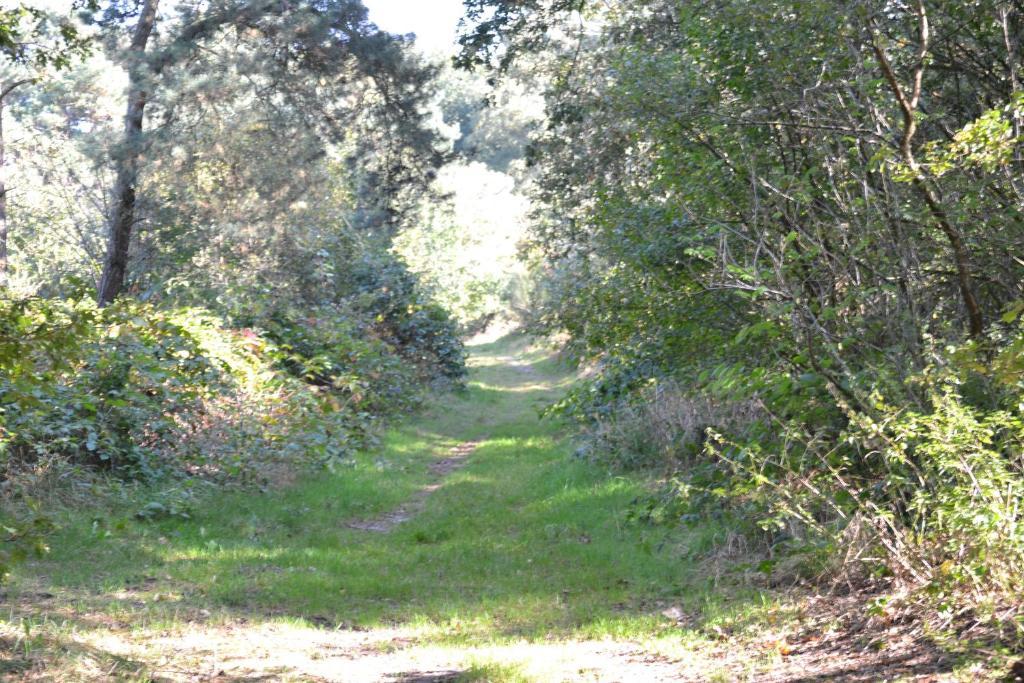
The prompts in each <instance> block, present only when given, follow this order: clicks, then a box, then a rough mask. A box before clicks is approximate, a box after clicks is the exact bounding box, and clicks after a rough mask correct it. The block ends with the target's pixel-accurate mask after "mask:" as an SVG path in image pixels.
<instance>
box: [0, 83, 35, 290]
mask: <svg viewBox="0 0 1024 683" xmlns="http://www.w3.org/2000/svg"><path fill="white" fill-rule="evenodd" d="M30 82H31V79H28V78H26V79H24V80H20V81H15V82H14V83H11V84H10V85H7V86H5V87H4V89H3V90H0V287H6V286H7V280H8V274H7V169H6V168H5V167H6V165H7V153H6V152H7V150H6V146H5V141H4V100H6V99H7V96H8V95H10V94H11V93H12V92H14V89H15V88H17V87H18V86H20V85H24V84H26V83H30Z"/></svg>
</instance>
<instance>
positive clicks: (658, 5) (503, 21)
mask: <svg viewBox="0 0 1024 683" xmlns="http://www.w3.org/2000/svg"><path fill="white" fill-rule="evenodd" d="M467 7H468V8H469V9H470V15H469V16H470V19H471V23H470V25H469V26H468V28H467V31H466V34H465V36H464V38H463V46H464V48H465V50H464V53H463V55H462V57H461V61H462V62H463V63H464V64H466V65H472V64H482V63H487V62H494V61H497V62H499V66H501V67H507V66H508V65H509V63H510V61H511V60H514V59H517V58H519V57H520V56H521V55H522V54H524V53H528V52H530V51H538V50H543V51H544V56H545V57H546V58H547V59H549V60H551V62H553V64H554V67H553V71H554V72H555V73H557V74H559V75H560V76H559V77H558V78H556V79H555V81H554V83H553V84H552V87H551V89H550V91H549V93H548V97H547V102H548V118H549V125H548V127H547V129H546V130H545V131H542V132H540V133H538V134H537V135H536V136H535V138H534V141H533V144H532V146H531V150H530V159H531V162H532V163H533V164H534V167H535V169H536V172H537V174H538V181H537V183H536V185H535V188H534V192H533V198H534V200H535V201H537V203H538V205H539V206H541V207H542V209H541V210H540V211H539V212H538V213H540V214H542V215H541V218H540V220H538V221H537V223H536V225H535V226H534V229H533V231H532V234H531V236H530V239H529V242H530V244H529V247H530V249H531V251H532V252H533V253H535V254H538V255H539V256H540V257H541V258H543V260H544V272H545V273H546V278H545V282H544V283H543V284H542V285H541V287H540V288H539V291H540V292H542V294H543V296H542V297H540V298H539V300H538V302H537V306H536V307H535V311H534V327H535V329H538V330H540V331H543V332H548V333H567V334H568V337H569V341H568V349H569V350H570V352H572V354H573V355H574V356H575V357H576V358H577V359H578V360H580V361H581V362H583V363H585V364H587V365H588V366H589V367H590V368H591V369H592V374H591V376H590V377H589V378H588V379H587V381H586V383H585V384H584V385H583V386H582V387H581V388H580V389H578V390H576V391H575V392H573V394H572V395H570V397H569V398H568V399H567V400H566V401H564V402H563V403H561V404H560V405H558V406H556V408H555V410H556V411H559V412H562V413H565V414H571V415H573V416H575V417H578V418H580V420H581V423H582V425H583V428H584V432H585V436H586V438H585V440H584V445H583V447H582V451H583V453H585V454H586V455H587V456H589V457H591V458H593V459H595V460H598V461H600V462H602V463H607V464H610V465H612V466H620V467H621V466H630V467H636V466H647V467H650V466H659V467H664V468H666V469H668V470H669V471H670V473H671V474H672V475H673V479H674V480H675V482H676V483H675V485H674V486H673V487H672V490H671V492H670V495H669V496H668V498H669V499H671V500H673V501H674V502H669V503H664V504H663V503H662V502H658V503H657V504H655V505H653V506H652V507H651V508H650V510H648V512H649V513H651V514H653V512H652V511H654V510H664V511H665V512H664V514H661V513H659V514H660V516H662V517H664V518H665V519H667V520H678V518H679V517H680V516H686V517H687V518H688V519H692V518H696V519H699V520H705V519H708V518H710V517H712V516H714V515H716V514H718V515H727V516H729V517H730V518H731V519H733V520H736V523H737V525H738V527H739V528H740V529H741V530H743V531H746V532H748V533H749V535H750V536H751V537H752V538H755V539H757V540H758V541H759V542H760V543H761V547H762V549H763V550H764V551H765V552H766V554H767V555H768V556H769V557H768V559H769V560H771V561H772V562H774V560H775V559H776V558H777V557H778V556H779V555H784V554H793V555H799V556H801V558H802V560H805V561H806V564H807V566H809V567H812V568H813V571H814V572H816V573H821V572H822V571H824V570H825V569H826V568H829V570H830V571H842V572H846V573H847V576H848V578H851V579H852V578H860V579H864V580H872V578H874V579H877V578H878V577H879V576H880V575H881V576H884V577H885V578H886V580H888V581H890V582H897V583H902V586H901V588H905V587H910V588H911V589H917V593H915V594H929V595H936V596H937V595H941V596H943V597H942V599H941V600H938V601H935V602H934V603H933V607H938V609H933V610H930V611H929V612H928V613H929V614H931V615H933V616H935V615H949V614H959V615H961V618H963V616H964V615H967V614H972V615H974V616H975V617H976V618H978V619H981V617H980V616H979V615H980V614H981V613H982V612H984V611H985V609H988V608H985V609H983V608H982V606H983V605H986V604H989V605H990V604H991V603H992V602H996V603H1001V604H1007V605H1012V607H1011V608H1009V609H1006V610H1005V611H1004V614H1012V613H1013V611H1014V610H1019V608H1020V595H1021V591H1020V586H1019V577H1020V576H1021V572H1022V568H1021V566H1020V564H1019V557H1020V556H1021V548H1020V534H1019V531H1018V530H1017V526H1018V525H1019V521H1020V520H1019V518H1018V513H1017V511H1016V508H1015V507H1014V504H1013V503H1012V501H1013V499H1014V498H1015V497H1017V496H1019V489H1020V487H1021V485H1022V482H1024V471H1022V469H1021V461H1020V447H1019V442H1020V440H1021V437H1022V427H1021V423H1020V419H1021V417H1020V416H1021V410H1022V407H1021V404H1022V397H1024V385H1022V384H1021V377H1022V374H1021V367H1022V363H1021V358H1022V357H1024V352H1022V349H1024V342H1022V341H1021V339H1022V338H1021V335H1020V333H1019V330H1018V329H1017V326H1016V325H1017V318H1018V316H1019V314H1020V306H1019V304H1017V303H1015V302H1019V301H1020V300H1021V299H1022V298H1024V293H1022V290H1021V286H1022V285H1021V283H1022V282H1024V269H1022V266H1024V262H1022V261H1021V260H1020V258H1019V257H1018V256H1016V255H1015V254H1017V253H1018V252H1020V251H1021V249H1022V245H1024V242H1022V235H1024V232H1022V231H1021V225H1024V221H1022V216H1024V215H1022V212H1021V206H1022V205H1024V204H1022V201H1024V188H1022V186H1021V185H1020V182H1019V178H1020V177H1021V173H1022V170H1024V147H1022V144H1024V138H1022V135H1021V121H1022V116H1021V95H1020V93H1019V92H1018V91H1019V89H1020V85H1019V80H1018V76H1017V74H1018V71H1019V61H1020V58H1019V55H1016V54H1015V48H1012V46H1011V47H1009V48H1008V45H1009V43H1007V40H1008V39H1007V36H1015V35H1018V34H1019V33H1020V32H1021V30H1022V29H1024V14H1022V12H1021V10H1020V8H1019V7H1015V8H1012V9H1011V8H1009V7H1008V6H1006V5H1005V4H1001V3H997V2H992V1H988V0H986V1H983V2H979V3H974V4H972V5H970V7H967V6H966V5H965V4H964V3H959V2H941V1H940V2H930V3H921V4H919V5H918V6H916V9H915V5H914V4H902V5H900V4H896V5H892V6H891V7H888V8H887V10H886V11H885V12H879V11H878V6H877V4H872V3H856V2H855V3H853V4H852V5H843V6H840V5H837V4H836V3H832V2H827V1H825V0H804V1H801V2H799V3H791V2H775V1H766V2H753V3H752V2H745V1H743V0H714V1H713V2H710V3H679V2H674V1H672V0H642V1H640V2H610V3H596V2H594V3H591V2H563V1H562V0H540V1H538V2H530V3H517V2H510V1H506V0H472V2H468V3H467ZM577 12H578V13H579V14H576V13H577ZM581 19H582V20H583V22H584V23H585V24H586V26H585V28H583V27H581V25H580V20H581ZM552 26H556V27H557V29H558V30H549V29H550V28H551V27H552ZM567 36H568V37H569V38H566V37H567ZM937 36H942V38H941V39H940V38H938V37H937ZM1010 40H1012V39H1010ZM498 45H503V46H507V49H505V50H504V51H501V50H498V49H497V46H498ZM1008 50H1009V53H1008ZM966 55H971V59H977V60H979V63H1000V64H1007V65H1008V67H1007V68H1004V69H997V70H995V71H992V70H980V69H973V68H970V67H968V66H966V62H965V61H964V57H965V56H966ZM918 91H919V92H918ZM665 386H672V387H675V388H674V389H673V392H672V394H673V398H672V399H671V400H666V396H665V394H664V393H662V392H661V391H660V389H661V388H663V387H665ZM663 407H666V409H665V410H662V408H663ZM698 408H699V409H698ZM695 415H699V419H696V418H694V416H695ZM695 432H696V433H695ZM701 446H703V448H702V447H701ZM644 514H647V513H644ZM656 516H657V515H656ZM840 551H842V552H840ZM872 564H873V565H874V566H872ZM837 565H838V566H837ZM1015 577H1016V578H1015ZM910 592H913V590H911V591H910ZM996 596H998V597H996ZM989 611H991V610H989ZM941 619H945V621H944V622H942V621H940V622H939V623H943V624H944V625H948V624H949V620H948V619H946V617H945V616H943V617H941Z"/></svg>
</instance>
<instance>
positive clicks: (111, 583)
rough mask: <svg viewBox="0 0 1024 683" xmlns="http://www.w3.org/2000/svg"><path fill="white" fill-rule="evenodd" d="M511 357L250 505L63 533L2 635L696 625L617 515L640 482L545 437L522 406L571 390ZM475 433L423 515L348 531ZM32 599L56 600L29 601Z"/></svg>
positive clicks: (671, 567)
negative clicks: (370, 448)
mask: <svg viewBox="0 0 1024 683" xmlns="http://www.w3.org/2000/svg"><path fill="white" fill-rule="evenodd" d="M524 347H525V345H524V343H523V341H522V340H521V339H511V340H510V339H506V340H503V341H500V342H496V343H493V344H488V345H483V346H479V347H476V348H475V350H474V354H475V360H474V366H473V368H472V375H471V378H470V386H469V389H468V390H467V391H466V392H462V393H459V394H456V395H452V396H448V397H444V398H442V399H440V400H439V401H438V402H436V403H435V404H434V405H432V406H430V407H429V408H428V409H427V410H426V411H425V413H424V414H423V415H421V416H420V417H418V418H417V419H415V420H413V421H410V422H409V423H408V424H406V425H404V426H401V427H399V428H398V429H396V430H394V431H392V432H391V433H390V434H389V435H388V437H387V438H386V439H385V441H384V444H383V445H382V447H381V448H380V449H379V450H377V451H375V452H372V453H364V454H361V455H360V456H359V457H358V458H357V460H356V462H355V463H353V465H352V467H351V468H350V469H346V470H342V471H339V472H335V473H326V472H323V473H316V474H313V475H311V476H308V477H306V478H305V479H303V480H301V481H299V482H298V483H297V484H296V485H294V486H292V487H289V488H288V489H285V490H279V491H274V492H270V493H265V494H254V493H238V492H234V493H224V494H223V495H219V496H216V497H212V498H210V499H208V500H206V501H204V503H203V505H202V507H201V509H199V510H197V514H196V515H195V516H194V517H193V518H192V519H190V520H187V521H184V520H177V521H174V520H171V521H164V522H160V523H155V524H154V523H150V524H142V523H138V522H135V521H130V514H131V511H127V512H124V511H122V512H121V513H113V515H114V516H116V515H117V514H120V515H121V517H122V518H121V519H120V520H115V519H113V518H111V519H109V520H107V521H106V522H105V523H104V525H102V529H101V530H103V529H111V528H114V529H120V530H119V531H117V532H116V533H114V534H113V535H112V536H110V537H104V536H105V533H101V534H98V533H96V532H95V530H94V529H93V528H92V527H91V526H90V525H89V524H88V523H87V522H85V521H84V520H83V521H79V522H78V523H76V524H73V525H72V526H71V528H70V529H69V530H68V531H67V532H65V533H64V534H63V535H62V536H61V537H60V538H58V539H56V540H55V542H54V545H55V548H56V550H55V552H54V554H53V556H52V557H51V558H50V559H49V560H47V561H45V562H38V563H34V564H33V565H32V566H31V567H30V570H31V572H33V574H32V575H29V576H23V577H22V581H21V583H22V585H23V597H22V598H21V599H20V600H18V601H17V602H15V603H13V604H12V607H11V620H10V621H11V622H15V621H17V620H22V619H28V620H30V621H33V622H43V621H51V622H53V621H60V620H62V621H63V622H64V623H65V624H66V627H65V629H66V630H71V631H97V630H100V631H117V630H119V629H125V630H126V629H161V628H164V627H167V628H174V627H175V626H177V625H181V624H188V623H197V624H207V623H214V624H216V623H230V624H258V623H262V622H267V621H276V620H285V621H288V620H292V621H300V622H302V623H304V624H307V625H309V626H312V627H318V628H328V629H338V628H341V629H350V630H360V629H375V628H384V627H388V626H392V625H396V624H398V625H411V626H416V627H425V630H426V631H427V632H429V633H428V635H427V638H428V639H433V640H435V641H438V642H448V643H468V644H472V643H481V642H498V641H502V640H510V639H526V640H540V639H547V638H551V637H572V636H574V635H580V634H583V635H585V636H587V637H597V638H600V637H602V636H612V637H625V638H637V637H646V636H652V637H653V636H657V635H658V634H661V633H663V629H664V628H665V627H666V625H667V624H666V620H665V619H664V618H663V617H661V616H660V610H661V608H663V607H664V606H665V605H666V604H674V605H679V604H682V605H683V607H684V608H685V609H686V610H687V611H688V612H691V613H697V614H700V613H701V610H702V609H704V608H705V607H706V604H707V600H708V590H709V588H708V586H709V584H708V581H707V580H706V579H705V578H704V577H702V576H700V575H699V571H698V566H697V565H696V564H694V563H693V562H692V561H688V560H685V559H683V558H682V557H681V553H678V552H674V551H673V548H674V547H675V546H673V545H671V544H669V545H668V546H666V549H665V550H662V551H660V552H659V551H656V550H655V551H652V550H650V547H649V546H650V544H647V543H646V542H645V538H644V534H645V533H646V532H645V531H644V530H643V529H642V528H639V527H636V526H633V525H629V524H626V523H625V522H624V521H623V515H622V513H623V511H624V510H626V509H627V507H628V505H629V503H630V501H631V500H634V499H635V498H636V497H637V496H639V495H642V494H643V493H644V491H645V489H644V483H643V482H642V481H640V480H637V479H632V478H622V477H620V478H613V477H608V476H607V475H606V474H605V473H602V472H599V471H597V470H596V469H594V468H593V467H591V466H589V465H587V464H586V463H583V462H579V461H574V460H572V459H571V458H570V457H569V455H568V453H567V448H566V447H565V446H564V444H562V443H561V437H560V433H561V430H562V426H561V425H559V424H558V423H557V422H551V421H538V419H537V408H538V407H539V406H540V405H542V404H544V403H546V402H550V401H551V400H553V399H555V398H557V397H558V396H559V395H560V394H561V393H562V392H563V391H564V390H565V388H566V387H568V386H569V385H571V383H572V381H573V378H572V376H571V375H569V374H568V373H567V372H566V371H565V370H564V368H562V369H560V368H559V366H558V364H557V362H556V361H555V360H554V359H553V358H552V357H551V354H550V353H546V352H543V351H535V350H529V349H526V348H524ZM477 439H479V440H481V441H482V443H481V445H480V446H479V448H477V449H476V451H475V452H474V453H473V454H472V455H471V456H470V458H469V459H468V461H467V463H466V466H465V467H464V468H463V469H460V470H458V471H456V472H454V473H452V474H451V475H450V476H449V477H448V478H447V480H446V481H445V483H444V485H443V486H441V487H440V489H439V490H437V491H436V493H434V494H433V495H431V496H430V498H429V499H428V501H427V504H426V507H425V509H424V510H423V512H422V513H421V514H419V515H418V516H416V517H414V518H413V519H410V520H408V521H407V522H405V523H403V524H401V525H399V526H398V527H396V528H394V529H393V530H391V531H389V532H387V533H374V532H368V531H359V530H354V529H350V528H347V527H346V525H345V522H346V521H347V520H352V519H358V518H364V517H367V516H372V515H375V514H379V513H380V512H385V511H388V510H390V509H393V508H394V507H396V506H398V505H400V504H401V503H403V502H404V501H406V500H408V499H409V498H410V496H412V495H414V494H415V492H417V491H419V490H421V489H422V487H423V486H424V485H425V484H426V483H428V482H429V479H430V472H429V469H430V468H429V465H430V463H431V462H433V461H435V460H436V459H438V458H443V457H445V456H446V454H447V453H448V452H449V450H450V448H452V447H453V446H455V445H457V444H459V443H462V442H466V441H469V440H477ZM43 590H46V591H48V592H51V593H54V594H55V596H54V598H53V599H52V600H43V601H39V600H32V597H31V595H32V591H36V593H37V594H38V592H40V591H43ZM747 598H749V599H750V602H751V604H753V603H757V602H759V601H758V596H757V595H750V596H745V597H743V598H741V600H740V602H743V601H744V600H746V599H747ZM740 609H742V607H741V608H740ZM701 623H702V622H701V620H700V619H697V620H696V621H695V622H694V627H695V628H700V627H701ZM95 655H96V656H101V655H102V653H99V652H97V653H95ZM110 656H111V657H114V656H115V655H110ZM139 666H141V665H139ZM424 675H426V674H424ZM431 675H433V674H431ZM439 675H442V676H455V675H457V672H440V673H439ZM398 680H403V679H401V678H399V679H398ZM405 680H457V679H453V678H439V679H427V678H418V679H417V678H411V679H405Z"/></svg>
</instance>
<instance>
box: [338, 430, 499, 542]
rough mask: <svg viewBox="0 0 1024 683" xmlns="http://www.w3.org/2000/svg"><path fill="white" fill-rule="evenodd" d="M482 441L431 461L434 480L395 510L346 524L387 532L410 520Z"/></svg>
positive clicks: (361, 528) (474, 442) (463, 444)
mask: <svg viewBox="0 0 1024 683" xmlns="http://www.w3.org/2000/svg"><path fill="white" fill-rule="evenodd" d="M481 443H482V441H480V440H476V441H466V442H464V443H461V444H459V445H458V446H456V447H455V448H453V449H452V450H451V454H450V456H449V457H447V458H444V459H442V460H438V461H437V462H434V463H431V464H430V467H429V468H428V469H429V471H430V474H431V476H432V477H434V481H433V482H432V483H430V484H427V485H426V486H424V487H423V488H422V489H420V490H419V491H417V492H416V494H415V495H414V496H413V497H412V498H410V499H409V500H408V501H407V502H405V503H403V504H402V505H400V506H398V507H397V508H395V509H394V510H391V511H390V512H386V513H385V514H383V515H380V516H379V517H374V518H372V519H363V520H353V521H350V522H348V523H346V524H345V526H347V527H348V528H350V529H356V530H358V531H372V532H374V533H378V534H386V533H388V532H389V531H391V530H392V529H394V528H395V527H397V526H398V525H399V524H402V523H404V522H408V521H409V520H410V519H412V518H413V517H415V516H416V515H418V514H419V513H420V512H422V511H423V508H424V507H426V504H427V499H428V498H429V497H430V494H432V493H434V492H435V491H437V490H438V489H440V488H441V487H442V486H444V478H445V477H448V476H449V475H451V474H453V473H454V472H457V471H458V470H459V469H461V468H462V467H464V466H465V464H466V459H467V458H469V456H470V455H472V453H473V451H475V450H476V449H477V448H479V447H480V444H481Z"/></svg>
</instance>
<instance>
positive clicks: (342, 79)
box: [99, 0, 440, 304]
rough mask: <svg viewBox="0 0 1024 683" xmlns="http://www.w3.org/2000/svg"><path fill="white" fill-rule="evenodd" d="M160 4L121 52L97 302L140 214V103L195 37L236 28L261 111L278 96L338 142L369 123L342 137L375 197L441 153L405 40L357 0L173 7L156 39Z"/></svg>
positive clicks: (119, 265) (186, 63) (389, 212)
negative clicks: (119, 109)
mask: <svg viewBox="0 0 1024 683" xmlns="http://www.w3.org/2000/svg"><path fill="white" fill-rule="evenodd" d="M157 9H158V0H148V1H147V2H146V3H144V5H143V6H142V9H141V11H140V13H139V14H138V16H137V19H136V24H135V28H134V31H133V33H132V37H131V42H130V45H129V48H128V50H127V52H126V56H125V63H126V65H127V66H128V70H129V74H130V85H129V92H128V105H127V110H126V114H125V134H124V142H123V144H122V145H121V147H120V149H119V150H118V151H117V153H116V154H115V165H116V168H117V182H116V183H115V187H114V191H113V201H112V205H111V209H110V216H109V226H110V235H109V246H108V255H107V259H106V262H105V265H104V272H103V276H102V279H101V284H100V291H99V300H100V302H101V303H103V304H107V303H110V302H111V301H113V299H114V298H115V297H116V296H117V295H118V294H119V293H120V292H121V290H122V289H123V287H124V283H125V277H126V274H127V270H128V261H129V254H130V245H131V242H132V236H133V232H134V227H135V224H136V222H137V220H138V216H137V211H136V209H137V198H138V179H139V173H140V165H141V164H143V163H144V162H145V159H146V156H145V155H146V151H147V145H148V144H149V143H150V140H149V139H148V138H147V137H146V136H145V135H144V118H145V114H146V108H147V104H148V103H149V102H150V101H151V100H152V99H153V98H154V96H155V92H156V91H157V90H158V89H159V87H160V82H161V79H166V78H168V77H171V76H172V72H173V71H174V70H175V69H190V68H193V67H195V66H196V65H197V64H200V65H201V63H202V62H201V60H198V61H197V53H198V50H199V48H200V46H202V45H204V44H208V43H211V42H212V41H216V40H218V39H220V38H221V37H223V36H225V35H229V34H230V35H234V36H235V37H236V39H237V40H238V41H240V44H244V45H245V50H244V52H243V53H242V54H243V62H245V63H244V64H243V66H244V68H245V71H244V73H243V74H242V76H243V77H244V79H245V82H246V83H247V84H248V85H249V86H250V89H249V91H248V93H247V96H250V97H254V98H256V99H258V100H260V101H263V102H266V106H267V108H268V109H270V110H273V109H275V107H277V106H278V102H276V100H280V102H282V103H286V104H287V106H288V107H289V108H290V109H291V111H295V112H299V115H298V119H297V120H293V122H292V123H293V125H296V126H298V128H296V131H297V132H298V133H299V134H301V135H306V134H313V135H315V136H317V137H318V138H319V139H320V140H322V141H323V142H324V143H326V142H329V141H335V142H338V141H341V140H343V139H344V138H346V136H348V135H349V134H350V132H351V130H350V129H349V128H348V127H349V126H351V125H352V124H354V123H357V121H359V120H362V121H365V122H369V123H371V124H372V127H371V128H368V129H364V132H365V133H366V135H364V136H362V137H361V138H360V139H358V140H350V141H351V142H352V143H353V144H352V145H351V146H350V154H349V155H348V156H349V159H350V162H351V163H352V164H353V165H354V167H358V168H361V169H362V172H363V173H365V174H367V178H368V179H370V182H372V186H373V188H374V193H375V196H384V197H387V198H390V199H391V200H393V199H396V198H397V197H398V196H399V194H400V192H401V190H402V188H403V187H406V186H408V185H410V184H415V183H420V182H423V181H425V180H426V176H427V175H429V173H430V168H431V167H432V166H433V165H435V164H436V163H437V162H438V161H439V160H440V157H439V155H438V154H437V152H436V151H435V150H434V149H433V139H434V134H433V133H431V132H429V131H428V130H427V129H426V128H424V127H423V125H422V122H423V118H424V114H423V111H422V106H421V105H422V103H423V102H424V101H425V99H426V97H427V94H428V93H427V92H426V91H425V87H426V83H427V82H428V81H429V79H430V77H431V71H430V70H429V69H427V68H424V67H422V66H420V65H418V64H416V63H414V62H413V61H412V60H411V58H410V57H409V56H408V55H407V54H406V52H405V50H404V49H403V43H402V39H400V38H397V37H394V36H391V35H389V34H386V33H382V32H380V31H379V30H377V29H376V27H375V26H373V25H372V24H370V23H369V22H368V21H367V14H366V9H365V8H364V7H363V6H362V4H361V3H360V2H358V0H317V1H312V0H310V1H308V2H302V3H293V4H289V3H280V2H277V1H276V0H275V1H269V0H251V1H249V2H243V1H241V0H232V1H227V0H225V1H224V2H219V3H214V4H212V5H209V6H207V5H205V4H204V3H197V4H195V5H182V6H180V7H179V8H178V15H179V16H178V18H177V21H176V22H172V21H170V20H164V21H163V23H164V24H167V25H168V26H167V28H166V33H167V37H166V38H164V37H161V41H160V42H159V43H153V42H152V40H151V37H152V36H153V35H154V31H155V27H156V25H157V24H158V23H160V22H161V20H160V15H159V13H158V12H157ZM193 75H197V74H193ZM186 95H187V91H186ZM353 100H357V101H353ZM179 108H180V107H178V105H177V104H176V103H175V104H174V105H172V106H169V107H165V109H164V111H165V114H166V115H167V116H173V115H174V113H175V111H177V110H178V109H179ZM265 153H268V154H269V153H272V151H271V150H266V151H265ZM383 212H384V216H385V223H388V224H392V223H394V221H395V220H396V216H397V212H396V210H395V208H394V206H393V205H387V206H385V207H383Z"/></svg>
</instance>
